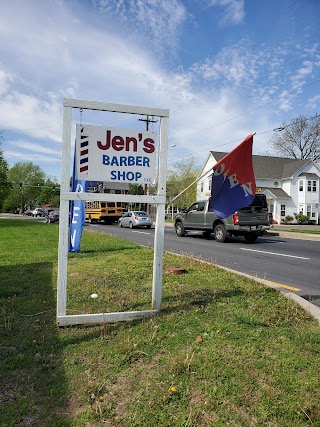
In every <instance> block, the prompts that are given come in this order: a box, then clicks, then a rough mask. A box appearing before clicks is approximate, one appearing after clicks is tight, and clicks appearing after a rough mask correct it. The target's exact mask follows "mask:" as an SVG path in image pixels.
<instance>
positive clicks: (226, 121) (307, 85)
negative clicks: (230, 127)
mask: <svg viewBox="0 0 320 427" xmlns="http://www.w3.org/2000/svg"><path fill="white" fill-rule="evenodd" d="M319 82H320V79H318V80H315V81H314V82H312V83H308V84H306V85H304V86H300V87H299V88H298V89H296V90H292V91H291V92H288V93H286V94H285V95H283V96H280V97H279V98H276V99H273V100H272V101H269V102H266V103H265V104H261V105H258V106H257V107H255V108H253V109H251V110H247V111H246V112H245V113H242V114H239V115H238V116H234V117H231V118H230V119H227V120H224V121H223V122H219V123H216V124H214V125H212V126H209V127H207V128H204V129H200V130H198V131H195V132H192V133H189V134H188V135H183V136H180V137H177V138H173V141H176V140H178V139H182V138H188V137H189V136H192V135H195V134H197V133H201V132H205V131H206V130H209V129H212V128H214V127H217V126H220V125H222V124H225V123H228V122H230V121H232V120H235V119H238V118H239V117H243V116H245V115H247V114H249V113H252V112H253V111H256V110H258V109H260V108H263V107H266V106H267V105H270V104H272V103H274V102H276V101H279V100H280V99H283V98H285V97H287V96H288V95H290V94H291V93H295V92H298V91H300V90H301V89H304V88H306V87H309V86H312V85H314V84H316V83H319Z"/></svg>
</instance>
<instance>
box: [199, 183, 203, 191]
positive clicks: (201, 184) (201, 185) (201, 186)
mask: <svg viewBox="0 0 320 427" xmlns="http://www.w3.org/2000/svg"><path fill="white" fill-rule="evenodd" d="M200 192H201V193H203V181H201V182H200Z"/></svg>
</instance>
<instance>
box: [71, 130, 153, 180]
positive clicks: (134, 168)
mask: <svg viewBox="0 0 320 427" xmlns="http://www.w3.org/2000/svg"><path fill="white" fill-rule="evenodd" d="M155 144H156V133H154V132H150V131H138V130H130V129H117V128H110V127H104V126H93V125H80V124H77V128H76V147H77V149H76V153H77V158H76V164H77V167H76V179H77V180H86V181H107V182H123V183H133V184H136V183H139V184H151V183H152V182H154V180H155V175H156V147H155Z"/></svg>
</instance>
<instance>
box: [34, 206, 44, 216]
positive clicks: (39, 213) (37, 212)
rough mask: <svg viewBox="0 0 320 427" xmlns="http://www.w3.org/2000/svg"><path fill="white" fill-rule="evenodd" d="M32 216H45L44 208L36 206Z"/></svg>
mask: <svg viewBox="0 0 320 427" xmlns="http://www.w3.org/2000/svg"><path fill="white" fill-rule="evenodd" d="M32 216H35V217H37V216H45V213H44V210H43V209H42V208H35V209H33V211H32Z"/></svg>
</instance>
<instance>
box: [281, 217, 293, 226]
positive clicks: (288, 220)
mask: <svg viewBox="0 0 320 427" xmlns="http://www.w3.org/2000/svg"><path fill="white" fill-rule="evenodd" d="M293 220H294V218H293V216H291V215H287V216H286V217H285V218H284V220H283V222H284V223H285V224H290V223H291V222H292V221H293Z"/></svg>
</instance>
